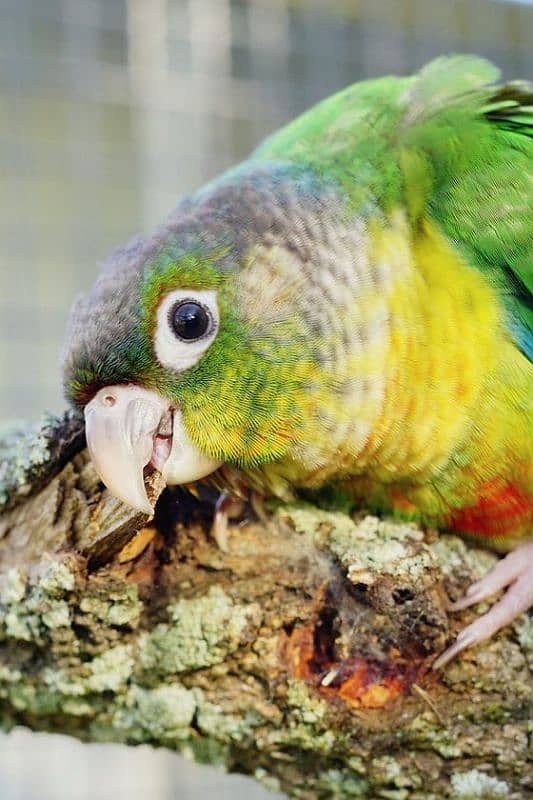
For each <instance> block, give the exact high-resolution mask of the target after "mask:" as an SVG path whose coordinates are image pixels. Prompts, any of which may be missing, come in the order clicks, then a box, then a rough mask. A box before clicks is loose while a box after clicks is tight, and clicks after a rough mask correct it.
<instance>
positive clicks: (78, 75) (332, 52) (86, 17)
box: [0, 0, 533, 800]
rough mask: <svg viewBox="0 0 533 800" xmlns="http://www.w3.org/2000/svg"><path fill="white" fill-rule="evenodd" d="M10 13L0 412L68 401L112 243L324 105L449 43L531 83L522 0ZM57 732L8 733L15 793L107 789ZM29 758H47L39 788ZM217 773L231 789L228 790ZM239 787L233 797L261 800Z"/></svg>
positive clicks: (1, 784) (5, 55)
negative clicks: (63, 780)
mask: <svg viewBox="0 0 533 800" xmlns="http://www.w3.org/2000/svg"><path fill="white" fill-rule="evenodd" d="M0 14H1V24H0V115H1V125H0V147H1V151H2V157H1V164H2V179H1V181H0V207H1V209H2V213H1V215H0V263H1V268H0V420H6V419H10V418H11V419H13V418H24V417H25V418H34V417H37V416H38V415H39V414H40V413H41V412H42V411H43V410H44V409H45V408H46V409H50V410H53V411H59V410H61V409H62V408H63V405H64V403H63V400H62V396H61V386H60V372H59V359H60V351H61V346H62V339H63V333H64V328H65V324H66V319H67V314H68V309H69V307H70V305H71V302H72V300H73V298H74V296H75V295H76V294H78V293H79V292H80V291H82V290H84V289H86V288H87V287H89V286H90V284H91V283H92V281H93V280H94V276H95V274H96V269H97V265H98V263H99V262H101V261H102V260H103V259H104V258H105V257H106V256H107V254H108V253H109V252H110V251H111V249H112V248H113V247H114V246H115V245H116V244H119V243H122V242H124V241H125V240H127V239H128V238H129V237H130V236H132V235H134V234H135V233H137V232H138V231H144V232H148V231H149V230H150V229H152V228H153V227H154V226H155V225H156V224H157V223H158V222H160V221H162V220H163V219H164V217H165V216H166V215H167V214H168V212H169V211H170V210H171V209H172V208H173V206H174V205H175V204H176V202H177V200H178V198H179V197H180V195H182V194H183V193H185V192H187V191H190V190H192V189H194V188H196V187H199V186H200V185H201V184H202V183H203V182H205V181H206V180H207V179H209V178H211V177H213V176H214V175H216V174H217V173H218V172H220V171H221V170H223V169H224V168H226V167H228V166H230V165H231V164H233V163H235V162H238V161H239V160H241V159H242V158H243V157H245V156H246V155H247V154H248V153H249V152H250V150H251V149H252V148H253V147H254V146H255V145H256V144H257V143H258V142H259V141H260V140H261V138H262V137H264V136H265V135H266V134H268V133H270V132H271V131H273V130H275V129H276V128H277V127H279V126H280V125H281V124H283V123H284V122H286V121H287V120H289V119H290V118H291V117H293V116H294V115H295V114H297V113H299V112H300V111H302V110H304V109H305V108H306V107H308V106H310V105H311V104H312V103H314V102H316V101H317V100H319V99H321V98H323V97H325V96H326V95H328V94H329V93H331V92H333V91H335V90H336V89H339V88H341V87H343V86H345V85H347V84H349V83H352V82H354V81H357V80H360V79H362V78H366V77H372V76H376V75H382V74H386V73H409V72H411V71H413V70H416V69H418V68H419V67H420V66H421V65H422V64H424V63H425V62H426V61H428V60H430V59H431V58H433V57H434V56H436V55H438V54H441V53H448V52H473V53H479V54H481V55H485V56H487V57H488V58H490V59H492V60H493V61H495V62H496V63H497V64H498V65H499V66H500V67H501V68H502V71H503V74H504V76H505V77H507V78H514V77H529V78H531V77H533V48H532V47H531V42H532V41H533V7H532V6H531V3H528V2H505V0H331V1H330V2H328V3H324V2H319V1H318V0H316V2H314V1H313V0H300V2H290V0H149V1H148V0H39V2H38V3H37V2H32V0H0ZM43 741H44V742H45V743H44V744H43ZM56 741H57V742H58V744H57V746H56V748H55V749H54V746H51V745H50V743H49V741H48V740H43V739H42V738H39V737H37V738H34V739H30V738H29V737H27V736H26V737H24V736H23V737H22V744H20V747H19V750H18V751H17V742H20V736H19V738H17V739H15V740H10V744H9V746H8V744H7V742H6V740H5V739H3V740H0V795H1V796H2V798H3V800H14V799H15V798H17V800H20V799H21V798H23V799H24V800H34V798H37V797H39V800H43V798H44V800H46V797H48V796H49V797H51V798H52V797H53V798H54V800H61V798H63V797H65V798H68V800H73V799H74V798H80V800H85V798H87V800H89V798H91V797H94V796H95V788H94V785H92V784H91V782H90V779H89V773H90V772H91V770H89V768H88V767H87V765H88V764H89V761H88V759H90V758H94V756H91V755H90V753H93V754H94V752H95V751H94V750H90V749H87V750H85V749H80V750H76V749H74V750H73V747H75V746H74V745H73V744H72V743H68V744H64V741H65V740H62V739H58V740H54V742H56ZM13 742H14V744H13ZM39 742H40V744H39ZM43 747H44V750H43ZM50 747H52V750H50ZM32 748H33V750H32ZM65 748H66V749H65ZM17 752H18V756H17ZM28 752H30V753H33V758H34V759H37V761H38V760H39V753H40V754H41V756H42V758H41V761H42V763H41V764H40V769H41V770H42V771H41V773H40V779H39V783H38V786H35V787H33V789H32V785H31V782H30V783H28V771H27V770H26V769H25V764H27V763H28V759H29V758H31V756H28ZM50 752H52V754H53V753H56V754H57V760H58V761H61V763H62V764H63V765H64V761H65V757H64V753H66V752H68V753H69V756H68V759H69V762H71V763H72V765H73V770H74V769H75V771H76V774H77V776H78V777H76V778H73V780H74V783H70V784H69V788H68V791H67V790H65V789H64V787H63V788H62V787H61V786H60V783H59V782H58V783H57V785H55V784H54V783H53V781H54V778H53V775H56V777H57V778H58V780H59V779H60V776H61V775H64V773H63V772H62V771H60V770H56V771H55V772H54V769H53V764H54V763H55V761H54V757H53V755H52V756H51V755H50ZM111 752H112V753H113V754H112V755H110V756H107V757H106V756H105V755H102V754H101V753H99V754H98V756H97V757H96V758H97V759H98V763H99V764H101V759H103V760H104V767H103V769H102V768H101V767H100V771H101V772H102V775H103V776H104V777H103V783H102V787H104V788H105V786H106V781H107V787H108V788H109V787H110V786H115V787H116V786H117V785H118V784H120V785H122V786H124V781H127V786H128V794H127V796H128V797H129V798H130V800H136V798H137V797H139V798H140V797H141V795H143V794H145V793H146V782H145V781H144V778H143V779H142V780H141V779H140V778H139V777H137V780H136V781H130V780H129V777H128V776H130V775H131V770H132V767H131V765H132V763H135V771H136V772H137V770H138V769H141V764H142V765H143V766H142V769H144V770H147V772H146V773H143V775H144V777H145V778H146V779H147V780H148V782H149V783H150V778H151V779H152V781H151V783H150V785H151V787H152V797H154V798H156V799H157V800H160V798H167V797H168V798H170V797H174V796H176V791H178V790H179V792H180V795H179V796H180V797H182V798H193V797H202V798H208V797H211V796H213V797H215V794H212V795H210V794H209V785H210V784H209V781H207V783H205V785H204V786H203V789H202V787H201V786H197V784H196V783H195V781H197V778H196V777H195V778H194V779H193V778H191V777H190V776H191V773H189V772H187V771H186V770H185V769H184V767H183V762H182V761H179V762H178V761H177V760H174V761H172V762H170V761H168V762H167V761H166V760H165V759H164V757H163V756H160V755H158V756H157V757H156V756H153V758H152V759H150V758H147V757H146V756H145V755H143V756H142V758H138V756H137V755H134V754H132V755H128V757H126V756H120V757H118V756H117V755H116V749H115V750H113V751H111ZM121 752H122V751H121ZM124 752H125V751H124ZM43 753H45V754H46V755H43ZM134 759H135V762H134V761H133V760H134ZM161 759H163V761H161ZM170 763H172V764H179V766H173V767H171V766H169V765H170ZM161 764H164V765H165V766H164V767H162V766H161ZM84 765H85V766H84ZM150 765H152V766H150ZM47 766H48V768H49V776H52V777H50V781H52V783H49V784H46V781H45V780H44V778H43V771H44V772H45V771H46V767H47ZM17 770H19V771H18V772H17ZM150 770H152V772H150ZM139 774H140V773H138V772H137V776H138V775H139ZM197 774H198V773H194V775H195V776H197ZM6 775H7V776H8V777H7V778H6ZM17 775H18V778H17ZM73 775H74V772H73ZM2 776H4V777H2ZM9 776H10V777H9ZM84 776H85V777H84ZM162 776H163V777H162ZM169 776H170V777H169ZM187 776H189V778H187ZM209 780H211V778H210V779H209ZM17 781H18V783H17ZM117 781H118V784H117ZM121 781H122V783H120V782H121ZM187 781H189V783H187ZM212 783H213V785H215V784H216V789H213V791H215V790H216V796H217V797H223V796H224V795H223V793H222V792H223V791H224V786H225V785H226V784H224V783H223V782H221V779H220V777H219V776H218V775H217V777H216V780H215V781H214V782H213V781H212ZM193 784H194V787H196V788H194V787H193ZM46 786H48V789H47V788H46ZM228 786H231V787H232V788H231V790H229V789H228V792H229V794H228V795H227V796H228V797H229V796H232V797H237V796H239V791H242V794H241V796H242V797H247V798H252V797H254V796H255V795H254V794H253V793H254V792H255V791H257V792H258V794H257V797H259V796H262V794H261V790H259V789H257V790H256V789H255V788H254V787H252V785H251V784H246V789H242V790H238V789H236V788H235V785H234V784H228ZM10 787H11V788H10ZM50 787H51V788H50ZM136 787H137V789H136ZM187 787H188V788H187ZM191 787H193V788H191ZM104 788H101V789H99V790H98V791H99V795H100V797H101V798H103V797H106V796H111V794H109V795H108V794H106V792H105V791H104ZM47 791H48V792H49V793H48V794H47ZM64 791H67V793H63V794H62V793H61V792H64ZM102 791H103V792H104V794H102ZM114 796H116V790H115V795H114Z"/></svg>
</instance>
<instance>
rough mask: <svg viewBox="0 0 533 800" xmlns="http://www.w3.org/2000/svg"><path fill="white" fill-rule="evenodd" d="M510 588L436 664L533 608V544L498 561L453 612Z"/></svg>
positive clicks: (462, 634) (454, 607)
mask: <svg viewBox="0 0 533 800" xmlns="http://www.w3.org/2000/svg"><path fill="white" fill-rule="evenodd" d="M506 586H509V588H508V589H507V591H506V592H505V594H504V595H503V597H502V598H501V599H500V600H498V602H497V603H495V604H494V605H493V606H492V608H491V609H490V611H488V612H487V613H486V614H483V616H481V617H479V619H477V620H475V622H472V623H471V624H470V625H468V626H467V627H466V628H464V630H462V631H461V632H460V634H459V635H458V637H457V639H456V640H455V642H454V644H453V645H452V646H451V647H449V648H448V649H447V650H445V651H444V653H442V654H441V655H440V656H439V657H438V658H437V660H436V661H435V662H434V664H433V667H432V668H433V669H440V668H441V667H443V666H444V665H445V664H447V663H448V662H449V661H451V660H452V658H455V656H456V655H458V654H459V653H461V652H462V651H463V650H465V649H466V648H467V647H471V646H472V645H475V644H478V643H479V642H482V641H484V640H485V639H489V638H490V637H491V636H493V634H495V633H496V632H497V631H499V630H500V629H501V628H504V627H505V626H506V625H509V624H510V623H511V622H513V620H515V619H516V618H517V617H518V616H520V614H522V613H523V612H524V611H527V610H528V608H531V606H532V605H533V542H529V543H528V544H525V545H522V546H521V547H517V548H516V550H513V552H512V553H509V555H507V556H506V557H505V558H503V559H502V560H501V561H499V562H498V563H497V564H496V566H495V567H494V568H493V569H492V570H491V571H490V572H488V573H487V575H485V577H484V578H482V579H481V580H479V581H477V582H476V583H474V584H472V586H471V587H470V589H469V590H468V591H467V593H466V595H465V597H463V598H462V599H461V600H459V601H458V602H456V603H454V604H453V606H452V607H451V608H452V610H453V611H461V610H462V609H464V608H468V607H469V606H471V605H474V604H475V603H479V602H481V601H482V600H486V599H487V598H488V597H490V596H491V595H493V594H494V593H495V592H497V591H499V590H501V589H504V588H505V587H506Z"/></svg>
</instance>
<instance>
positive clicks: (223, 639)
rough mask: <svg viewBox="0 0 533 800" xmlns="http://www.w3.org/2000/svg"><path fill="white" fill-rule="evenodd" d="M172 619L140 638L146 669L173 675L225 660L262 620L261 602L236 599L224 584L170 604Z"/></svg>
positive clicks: (144, 667) (143, 662)
mask: <svg viewBox="0 0 533 800" xmlns="http://www.w3.org/2000/svg"><path fill="white" fill-rule="evenodd" d="M168 612H169V615H170V618H171V622H170V623H168V624H166V623H161V624H159V625H157V626H156V627H155V628H154V630H153V631H152V632H151V633H147V634H144V635H143V636H142V637H141V640H140V645H139V648H140V654H141V655H140V663H141V666H142V668H143V669H144V670H145V671H150V672H152V673H154V674H155V673H157V674H158V675H173V674H177V673H179V672H184V671H186V670H190V669H198V668H200V667H209V666H212V665H213V664H218V663H221V662H222V661H223V660H224V659H225V657H226V656H227V655H228V654H230V653H233V652H235V651H236V650H237V648H238V647H239V645H240V644H241V642H242V641H243V639H244V638H245V637H246V636H250V637H252V636H253V632H254V630H256V629H257V627H258V626H259V624H260V621H261V617H262V614H261V610H260V608H259V606H258V605H257V604H252V605H248V606H244V605H239V604H238V603H235V602H234V601H233V600H232V598H231V597H230V596H229V595H227V594H226V593H225V592H224V591H223V590H222V589H221V588H220V587H218V586H215V587H212V588H211V589H210V590H209V592H208V593H207V594H206V595H203V596H202V597H199V598H194V599H191V600H179V601H178V602H177V603H175V604H174V605H172V606H169V608H168Z"/></svg>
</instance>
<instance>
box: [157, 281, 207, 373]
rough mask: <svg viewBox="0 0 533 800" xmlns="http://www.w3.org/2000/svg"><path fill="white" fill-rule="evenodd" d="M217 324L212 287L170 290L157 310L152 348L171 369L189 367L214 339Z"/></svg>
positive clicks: (176, 370) (199, 357) (175, 370)
mask: <svg viewBox="0 0 533 800" xmlns="http://www.w3.org/2000/svg"><path fill="white" fill-rule="evenodd" d="M219 325H220V312H219V308H218V301H217V292H216V291H215V290H214V289H174V291H172V292H169V293H168V294H167V296H166V297H163V299H162V300H161V302H160V304H159V307H158V309H157V317H156V327H155V331H154V351H155V355H156V358H157V360H158V361H159V363H160V364H161V365H162V366H164V367H167V368H168V369H171V370H172V371H174V372H182V371H183V370H184V369H189V367H193V366H194V365H195V364H197V363H198V361H199V360H200V359H201V358H202V356H203V354H204V353H205V352H206V351H207V350H208V349H209V347H210V346H211V345H212V343H213V342H214V340H215V339H216V336H217V333H218V328H219Z"/></svg>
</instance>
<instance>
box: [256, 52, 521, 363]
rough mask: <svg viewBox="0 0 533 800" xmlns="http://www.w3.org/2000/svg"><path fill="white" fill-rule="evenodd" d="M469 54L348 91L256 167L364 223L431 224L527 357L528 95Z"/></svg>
mask: <svg viewBox="0 0 533 800" xmlns="http://www.w3.org/2000/svg"><path fill="white" fill-rule="evenodd" d="M498 77H499V71H498V70H497V68H496V67H495V66H493V65H492V64H490V63H489V62H488V61H485V60H484V59H482V58H478V57H476V56H444V57H441V58H438V59H436V60H435V61H432V62H431V63H430V64H428V65H427V66H426V67H424V68H423V69H422V70H421V71H420V73H419V74H418V75H417V76H415V77H413V78H404V79H398V78H393V77H391V78H381V79H378V80H371V81H366V82H364V83H361V84H356V85H355V86H351V87H349V88H347V89H345V90H344V91H342V92H339V93H338V94H336V95H334V96H333V97H330V98H328V99H326V100H325V101H323V102H322V103H320V104H319V105H318V106H316V107H315V108H313V109H311V110H310V111H308V112H307V113H306V114H304V115H302V116H301V117H299V118H298V119H297V120H295V121H294V122H293V123H291V124H290V125H288V126H287V127H286V128H285V129H283V130H282V131H280V132H279V133H278V134H275V135H274V136H272V137H271V138H270V139H268V140H267V141H266V142H265V143H264V144H263V145H262V146H261V147H260V148H259V149H258V150H257V151H256V152H255V154H254V157H255V158H261V159H265V158H268V159H273V158H284V159H286V160H289V161H293V162H299V163H305V164H306V165H308V166H310V167H311V168H312V169H314V170H315V171H316V172H318V173H319V174H320V175H321V176H322V177H323V178H324V179H326V178H329V179H332V180H334V181H335V182H336V183H337V184H338V185H340V186H341V187H342V189H343V190H344V192H345V195H346V199H347V203H348V208H349V209H356V210H358V211H359V212H362V213H365V214H367V215H369V214H372V213H373V214H374V215H379V214H384V215H387V214H388V213H390V211H391V209H392V208H394V207H397V206H406V207H407V209H408V211H409V215H410V218H411V221H412V224H413V228H414V229H415V230H416V226H417V224H418V222H419V221H420V220H422V219H423V218H426V217H429V218H431V219H432V220H433V221H434V222H436V223H437V224H438V225H439V227H440V228H441V229H442V230H443V231H444V233H445V234H447V236H448V237H449V239H450V240H451V241H452V242H453V243H454V244H455V246H456V247H457V248H458V250H459V251H460V252H461V253H462V255H463V256H464V257H466V259H467V260H468V261H469V262H470V263H471V264H472V265H473V266H475V267H477V268H479V269H481V270H482V271H483V272H484V274H485V275H486V276H487V277H488V279H489V280H490V282H491V283H492V284H493V285H494V286H495V287H497V289H498V291H499V293H500V294H501V296H502V298H503V300H504V303H505V307H506V309H507V313H508V317H509V318H508V328H509V330H510V332H511V334H512V336H513V338H514V339H515V341H516V342H517V344H518V346H519V347H520V348H521V349H522V351H523V352H524V353H525V354H526V355H528V356H529V357H530V358H533V300H532V292H533V87H532V86H531V84H528V83H525V82H516V83H510V84H508V85H500V86H499V85H497V83H496V82H497V80H498Z"/></svg>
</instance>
